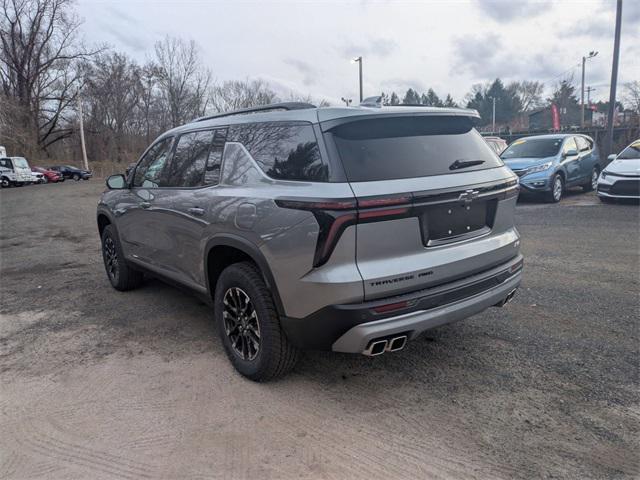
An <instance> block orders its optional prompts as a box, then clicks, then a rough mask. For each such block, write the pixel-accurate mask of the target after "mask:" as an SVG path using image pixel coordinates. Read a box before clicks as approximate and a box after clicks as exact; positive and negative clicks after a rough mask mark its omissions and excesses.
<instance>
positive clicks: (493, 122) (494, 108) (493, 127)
mask: <svg viewBox="0 0 640 480" xmlns="http://www.w3.org/2000/svg"><path fill="white" fill-rule="evenodd" d="M491 100H493V120H492V122H491V134H492V135H493V134H494V133H495V132H496V97H491Z"/></svg>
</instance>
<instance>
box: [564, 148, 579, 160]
mask: <svg viewBox="0 0 640 480" xmlns="http://www.w3.org/2000/svg"><path fill="white" fill-rule="evenodd" d="M577 155H578V151H577V150H576V149H575V148H571V149H569V150H567V151H566V152H564V155H563V156H564V158H567V157H575V156H577Z"/></svg>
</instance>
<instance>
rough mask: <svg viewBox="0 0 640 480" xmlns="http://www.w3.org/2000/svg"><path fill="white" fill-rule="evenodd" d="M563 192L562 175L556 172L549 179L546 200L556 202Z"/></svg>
mask: <svg viewBox="0 0 640 480" xmlns="http://www.w3.org/2000/svg"><path fill="white" fill-rule="evenodd" d="M563 192H564V180H562V175H560V174H559V173H556V174H555V175H554V176H553V179H552V180H551V190H549V191H548V192H547V194H546V197H547V202H549V203H558V202H559V201H560V199H561V198H562V193H563Z"/></svg>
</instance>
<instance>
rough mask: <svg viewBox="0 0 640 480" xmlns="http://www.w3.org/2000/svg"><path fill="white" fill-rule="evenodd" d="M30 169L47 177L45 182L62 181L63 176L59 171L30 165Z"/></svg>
mask: <svg viewBox="0 0 640 480" xmlns="http://www.w3.org/2000/svg"><path fill="white" fill-rule="evenodd" d="M31 171H32V172H38V173H41V174H43V175H44V178H46V179H47V182H54V183H57V182H64V176H63V175H62V174H61V173H60V172H56V171H54V170H49V169H47V168H42V167H31Z"/></svg>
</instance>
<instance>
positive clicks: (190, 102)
mask: <svg viewBox="0 0 640 480" xmlns="http://www.w3.org/2000/svg"><path fill="white" fill-rule="evenodd" d="M0 3H1V5H2V16H0V86H1V90H0V144H2V145H5V146H6V147H7V150H8V151H9V152H12V153H14V154H21V155H24V156H27V157H29V156H35V157H40V158H42V157H54V158H58V159H62V158H63V157H65V156H68V155H69V154H70V153H69V152H70V151H72V150H73V149H74V148H75V146H76V145H77V130H78V120H79V110H80V107H82V111H83V119H84V124H85V133H86V136H87V151H88V155H89V157H90V158H91V159H100V160H106V161H111V162H118V163H122V162H127V163H128V162H130V161H131V160H132V159H135V158H136V157H137V155H139V153H140V152H141V151H142V150H143V149H144V148H145V147H146V146H147V145H148V144H149V143H150V142H151V140H152V139H153V138H155V137H156V136H157V135H158V134H160V133H161V132H163V131H165V130H167V129H170V128H173V127H176V126H178V125H181V124H184V123H186V122H188V121H190V120H192V119H194V118H196V117H199V116H202V115H205V114H209V113H214V112H221V111H228V110H234V109H239V108H246V107H251V106H255V105H265V104H269V103H273V102H277V101H282V100H299V101H306V102H312V99H311V98H310V97H309V96H306V97H301V96H296V95H294V94H291V96H290V98H284V99H283V98H279V96H278V95H277V94H276V92H275V91H274V90H273V89H272V88H271V87H270V85H269V84H268V83H266V82H265V81H263V80H259V79H257V80H249V79H246V80H230V81H225V82H222V83H217V82H214V81H213V74H212V71H211V70H210V69H209V68H208V67H206V66H205V63H204V61H203V59H202V55H201V51H200V49H199V47H198V45H197V44H196V43H195V42H194V41H186V40H184V39H181V38H175V37H170V36H167V37H165V38H163V39H161V40H159V41H158V42H156V43H155V45H154V48H153V51H152V52H150V55H149V58H148V59H147V60H146V61H145V62H142V63H141V62H137V61H136V60H134V59H132V58H130V57H129V56H127V55H126V54H124V53H121V52H117V51H114V50H113V49H111V48H109V47H107V46H106V45H97V46H87V45H85V44H84V43H83V42H82V40H81V38H80V35H79V32H80V27H81V21H80V19H79V18H78V17H77V15H76V13H75V10H74V6H73V0H0ZM636 83H638V82H636ZM638 90H640V89H639V88H638V85H636V90H635V91H636V96H635V99H636V100H635V101H636V105H635V106H634V108H640V106H638V105H637V103H638V102H637V98H638V94H637V92H638ZM543 92H544V84H543V83H541V82H537V81H521V82H511V83H508V84H506V85H505V84H504V83H503V82H502V80H501V79H499V78H498V79H495V80H494V81H492V82H488V83H486V84H477V85H473V86H472V88H471V91H470V92H469V93H468V94H467V95H466V97H465V98H464V99H463V100H462V101H461V102H456V101H454V99H453V97H452V96H451V95H450V94H446V95H445V96H444V98H441V97H439V96H438V95H437V94H436V92H435V91H434V90H433V89H432V88H430V89H428V90H427V91H426V92H424V93H420V92H418V91H417V90H415V89H413V88H409V89H408V90H407V91H406V93H405V94H404V96H403V97H402V98H400V96H399V95H398V94H396V92H391V93H390V94H387V93H384V92H383V93H382V99H383V103H384V104H386V105H399V104H409V105H428V106H435V107H457V106H462V107H468V108H475V109H477V110H478V111H479V112H480V115H481V116H482V118H483V120H484V121H485V122H486V123H490V122H491V119H492V108H493V101H494V99H495V102H496V121H497V122H498V123H503V122H508V121H510V120H511V119H513V118H514V117H516V116H517V115H519V114H522V113H523V112H528V111H530V110H532V109H535V108H538V107H540V106H544V105H546V104H548V103H549V102H556V103H557V102H574V103H577V98H576V95H575V87H574V86H573V85H572V83H571V81H570V80H565V81H563V82H560V83H559V84H558V86H557V88H556V89H555V91H554V92H553V95H552V97H550V98H547V99H544V98H543ZM632 103H633V102H632ZM321 105H328V102H325V101H322V102H321ZM74 151H75V150H74Z"/></svg>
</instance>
